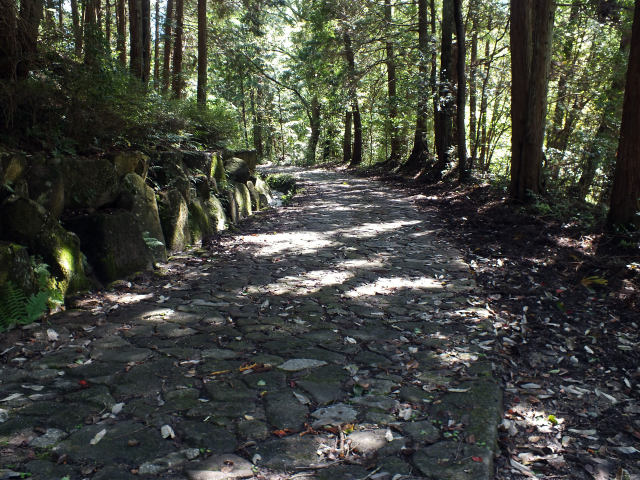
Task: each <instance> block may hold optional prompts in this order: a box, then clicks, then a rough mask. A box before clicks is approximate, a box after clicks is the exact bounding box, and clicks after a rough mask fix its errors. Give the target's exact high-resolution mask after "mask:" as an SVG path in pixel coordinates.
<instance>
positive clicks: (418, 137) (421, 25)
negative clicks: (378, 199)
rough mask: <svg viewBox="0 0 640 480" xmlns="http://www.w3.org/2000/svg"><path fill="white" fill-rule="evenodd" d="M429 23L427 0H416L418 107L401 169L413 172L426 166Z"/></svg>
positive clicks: (427, 147) (427, 148) (427, 153)
mask: <svg viewBox="0 0 640 480" xmlns="http://www.w3.org/2000/svg"><path fill="white" fill-rule="evenodd" d="M446 1H448V0H445V2H446ZM428 28H429V23H428V17H427V0H418V55H419V61H418V92H419V93H418V108H417V112H416V130H415V135H414V140H413V149H412V150H411V154H410V155H409V158H408V160H407V161H406V162H405V163H404V165H402V167H401V171H403V172H405V173H408V174H415V173H417V172H419V171H420V170H422V168H423V167H425V166H426V161H427V157H428V156H429V144H428V143H427V133H428V132H427V111H428V108H429V107H428V103H429V90H428V79H427V59H428V57H429V32H428Z"/></svg>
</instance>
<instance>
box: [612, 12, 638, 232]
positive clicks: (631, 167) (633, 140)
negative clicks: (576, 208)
mask: <svg viewBox="0 0 640 480" xmlns="http://www.w3.org/2000/svg"><path fill="white" fill-rule="evenodd" d="M638 85H640V0H636V2H635V13H634V15H633V29H632V32H631V51H630V52H629V66H628V67H627V84H626V88H625V93H624V106H623V108H622V124H621V126H620V143H619V145H618V157H617V159H616V169H615V173H614V177H613V188H612V190H611V201H610V210H609V216H608V218H607V222H608V224H609V225H610V226H613V225H629V224H633V225H635V226H636V227H638V226H640V215H639V212H640V136H639V135H638V132H639V131H640V109H639V108H638V105H640V89H639V88H638Z"/></svg>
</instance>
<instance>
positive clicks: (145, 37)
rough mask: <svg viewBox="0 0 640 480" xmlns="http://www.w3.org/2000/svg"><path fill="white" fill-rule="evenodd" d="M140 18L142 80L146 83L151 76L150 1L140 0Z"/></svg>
mask: <svg viewBox="0 0 640 480" xmlns="http://www.w3.org/2000/svg"><path fill="white" fill-rule="evenodd" d="M140 6H141V10H140V11H141V17H142V18H141V20H142V75H141V76H140V78H141V79H142V82H143V83H144V84H145V85H147V84H148V83H149V78H150V77H151V1H150V0H141V2H140Z"/></svg>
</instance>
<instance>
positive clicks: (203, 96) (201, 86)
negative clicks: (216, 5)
mask: <svg viewBox="0 0 640 480" xmlns="http://www.w3.org/2000/svg"><path fill="white" fill-rule="evenodd" d="M197 102H198V105H199V106H200V107H204V106H205V105H206V103H207V0H198V86H197Z"/></svg>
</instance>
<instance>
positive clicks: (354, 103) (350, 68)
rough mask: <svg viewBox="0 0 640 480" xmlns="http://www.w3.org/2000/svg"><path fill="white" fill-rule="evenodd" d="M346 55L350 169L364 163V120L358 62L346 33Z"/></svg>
mask: <svg viewBox="0 0 640 480" xmlns="http://www.w3.org/2000/svg"><path fill="white" fill-rule="evenodd" d="M342 39H343V41H344V54H345V58H346V60H347V82H348V89H349V97H350V101H351V113H352V115H353V150H352V152H351V162H350V163H349V166H350V167H355V166H357V165H360V164H361V163H362V118H361V116H360V106H359V105H358V91H357V83H358V80H357V78H356V62H355V56H354V54H353V46H352V44H351V36H350V35H349V33H348V32H344V34H343V36H342Z"/></svg>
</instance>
